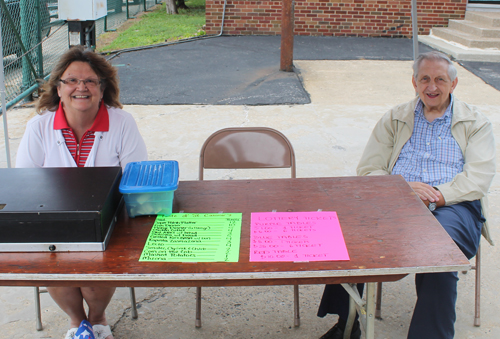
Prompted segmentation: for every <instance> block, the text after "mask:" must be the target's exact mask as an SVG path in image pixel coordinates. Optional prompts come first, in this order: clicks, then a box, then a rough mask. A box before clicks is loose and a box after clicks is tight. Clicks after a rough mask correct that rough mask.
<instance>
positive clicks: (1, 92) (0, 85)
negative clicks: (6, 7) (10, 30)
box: [0, 15, 11, 168]
mask: <svg viewBox="0 0 500 339" xmlns="http://www.w3.org/2000/svg"><path fill="white" fill-rule="evenodd" d="M0 46H3V45H2V16H1V15H0ZM0 66H1V67H2V71H1V73H0V100H1V101H2V102H1V105H2V118H3V135H4V138H5V155H6V157H7V167H8V168H10V167H11V164H10V148H9V129H8V128H7V105H6V103H5V96H6V93H5V73H4V68H3V49H2V48H1V47H0Z"/></svg>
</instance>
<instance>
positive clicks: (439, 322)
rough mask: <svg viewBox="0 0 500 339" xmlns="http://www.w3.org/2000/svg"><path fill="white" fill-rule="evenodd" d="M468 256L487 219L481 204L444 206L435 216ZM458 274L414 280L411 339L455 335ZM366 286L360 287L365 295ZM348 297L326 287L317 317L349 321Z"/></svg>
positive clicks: (441, 338)
mask: <svg viewBox="0 0 500 339" xmlns="http://www.w3.org/2000/svg"><path fill="white" fill-rule="evenodd" d="M433 214H434V216H435V217H436V219H437V220H438V221H439V223H440V224H441V225H442V226H443V228H444V229H445V230H446V231H447V232H448V234H449V235H450V237H451V238H452V239H453V240H454V241H455V243H456V244H457V245H458V247H459V248H460V250H462V252H463V253H464V254H465V256H466V257H467V258H469V259H471V258H472V257H473V256H474V255H475V254H476V252H477V248H478V246H479V240H480V237H481V228H482V225H483V222H484V219H483V218H482V216H481V205H480V203H479V201H478V200H476V201H473V202H463V203H459V204H456V205H451V206H443V207H440V208H438V209H436V210H435V211H434V212H433ZM457 282H458V275H457V272H445V273H422V274H417V275H416V276H415V287H416V290H417V303H416V305H415V310H414V311H413V317H412V320H411V324H410V329H409V331H408V338H409V339H422V338H426V339H452V338H453V336H454V335H455V330H454V324H455V319H456V315H455V304H456V300H457ZM362 286H363V284H358V290H360V292H361V293H362V291H363V287H362ZM348 301H349V295H348V294H347V292H346V291H345V290H344V288H343V287H342V286H341V285H327V286H326V287H325V291H324V293H323V298H322V299H321V304H320V307H319V310H318V316H320V317H324V316H325V315H326V314H328V313H330V314H338V315H339V317H341V318H343V319H344V320H347V315H348V313H349V302H348Z"/></svg>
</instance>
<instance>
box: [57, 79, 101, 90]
mask: <svg viewBox="0 0 500 339" xmlns="http://www.w3.org/2000/svg"><path fill="white" fill-rule="evenodd" d="M59 81H60V82H62V83H63V84H65V85H67V86H72V87H76V86H78V85H80V82H83V84H84V85H85V87H87V88H93V87H97V86H99V84H100V83H101V80H99V79H77V78H68V79H59Z"/></svg>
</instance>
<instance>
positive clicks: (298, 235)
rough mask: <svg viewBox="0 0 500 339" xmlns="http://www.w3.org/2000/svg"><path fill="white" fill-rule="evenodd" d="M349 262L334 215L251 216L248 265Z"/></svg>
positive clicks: (270, 214)
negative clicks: (287, 262) (252, 263)
mask: <svg viewBox="0 0 500 339" xmlns="http://www.w3.org/2000/svg"><path fill="white" fill-rule="evenodd" d="M333 260H349V254H348V253H347V248H346V245H345V241H344V236H343V234H342V230H341V228H340V223H339V219H338V217H337V213H336V212H269V213H252V216H251V224H250V261H333Z"/></svg>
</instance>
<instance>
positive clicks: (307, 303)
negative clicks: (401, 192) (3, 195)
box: [0, 60, 500, 339]
mask: <svg viewBox="0 0 500 339" xmlns="http://www.w3.org/2000/svg"><path fill="white" fill-rule="evenodd" d="M295 66H296V68H297V69H298V70H299V71H300V77H301V79H302V82H303V85H304V88H305V90H306V91H307V92H308V93H309V95H310V98H311V103H309V104H305V105H273V106H248V105H231V106H220V105H164V106H155V105H148V106H142V105H141V106H138V105H133V106H130V105H129V106H126V107H125V109H126V110H127V111H129V112H131V113H132V114H133V115H134V117H135V119H136V121H137V123H138V125H139V128H140V130H141V133H142V135H143V136H144V139H145V141H146V144H147V146H148V152H149V157H150V159H152V160H154V159H175V160H178V161H179V164H180V179H181V180H196V179H197V166H198V155H199V150H200V148H201V145H202V143H203V141H204V140H205V139H206V138H207V137H208V136H209V135H210V134H211V133H212V132H214V131H216V130H218V129H220V128H224V127H229V126H268V127H272V128H276V129H278V130H280V131H281V132H283V133H284V134H285V135H286V136H287V137H288V138H289V139H290V141H291V143H292V144H293V146H294V149H295V153H296V158H297V176H298V177H321V176H344V175H355V167H356V165H357V162H358V159H359V158H360V155H361V152H362V151H363V148H364V146H365V144H366V141H367V139H368V136H369V134H370V132H371V130H372V128H373V126H374V124H375V123H376V121H377V120H378V119H379V118H380V116H381V115H382V114H383V113H384V112H385V111H387V110H388V109H389V108H390V107H392V106H393V105H395V104H398V103H401V102H404V101H407V100H409V99H411V98H412V97H413V95H414V91H413V87H412V85H411V74H412V71H411V61H384V60H377V61H369V60H345V61H332V60H322V61H309V60H307V61H305V60H302V61H300V60H296V61H295ZM457 67H458V70H459V73H458V77H459V83H458V87H457V90H456V95H457V97H459V98H461V99H462V100H464V101H466V102H468V103H470V104H475V105H477V106H479V107H480V109H481V110H482V112H483V113H484V114H485V115H487V116H488V117H489V118H490V120H491V121H492V122H493V125H494V132H495V135H496V139H497V142H498V141H499V140H500V95H499V94H500V93H499V91H498V90H496V89H494V88H493V87H491V86H489V85H487V84H485V83H484V81H482V80H481V79H480V78H478V77H477V76H475V75H474V74H472V73H470V72H468V71H467V70H466V69H464V68H463V67H461V66H459V65H457ZM33 115H34V110H33V109H32V108H24V109H14V110H11V111H9V112H8V124H9V133H10V141H11V148H12V153H13V154H12V157H13V159H15V150H16V149H17V145H18V144H19V141H20V138H21V136H22V134H23V132H24V126H25V124H26V122H27V120H28V119H29V118H30V117H31V116H33ZM0 131H3V126H2V127H1V128H0ZM0 133H2V132H0ZM0 137H1V140H2V141H3V134H1V135H0ZM0 167H6V164H5V155H4V145H3V143H2V144H1V148H0ZM276 172H278V174H277V175H278V176H279V175H283V176H284V175H285V174H283V173H279V170H276V171H274V170H272V171H271V170H270V171H263V172H261V173H254V172H252V173H249V172H246V171H240V170H238V171H233V170H221V171H213V172H210V173H209V175H208V178H209V179H210V178H213V179H215V178H218V179H237V178H245V177H249V176H252V177H257V178H259V177H270V176H271V175H273V174H275V173H276ZM490 204H491V216H490V221H491V225H492V227H491V228H492V234H493V237H494V239H496V240H497V242H500V228H499V227H498V225H499V223H500V214H499V212H498V207H499V206H500V177H497V178H495V180H494V183H493V185H492V187H491V189H490ZM498 257H499V250H498V246H496V247H491V246H489V245H487V244H486V242H485V241H483V274H482V290H481V297H482V304H481V306H482V308H481V311H482V312H481V323H482V325H481V327H479V328H477V327H474V326H473V312H474V293H473V292H474V272H470V273H468V274H465V275H463V274H461V273H460V278H461V279H460V282H459V297H458V303H457V322H456V338H458V339H466V338H467V339H469V338H499V337H500V318H499V317H498V314H499V313H500V303H499V302H500V299H499V296H498V295H499V293H498V292H499V288H498V283H497V282H498V281H500V263H499V260H497V259H498ZM32 290H33V289H32V288H30V287H0V338H63V336H64V333H65V332H66V330H67V328H68V325H67V322H66V317H65V315H64V314H63V312H62V311H60V310H59V309H58V307H57V306H56V305H55V304H54V303H53V301H52V300H51V299H50V297H49V296H48V295H43V296H42V314H43V315H42V319H43V323H44V327H45V329H44V330H43V331H42V332H37V331H36V330H35V316H34V306H33V296H32V294H33V291H32ZM136 290H137V301H138V305H139V319H137V320H133V319H131V316H130V309H129V307H130V302H129V300H128V290H127V289H125V288H119V289H118V290H117V293H116V294H115V296H114V298H113V300H112V302H111V304H110V306H109V308H108V319H109V321H110V323H111V324H112V327H113V332H114V335H115V338H117V339H144V338H287V339H288V338H318V337H319V336H321V335H322V334H323V333H324V332H325V331H326V330H328V329H329V328H330V327H331V326H332V325H333V323H334V322H335V319H334V317H331V316H330V317H326V318H324V319H320V318H317V317H316V315H315V314H316V310H317V307H318V303H319V299H320V297H321V293H322V286H301V294H300V298H301V299H300V300H301V301H300V303H301V317H302V325H301V326H300V327H299V328H294V327H293V298H292V287H291V286H284V287H279V286H278V287H255V288H249V287H237V288H236V287H235V288H204V289H203V303H202V311H203V327H202V328H201V329H196V328H195V327H194V314H195V299H194V298H195V289H194V288H137V289H136ZM414 303H415V293H414V284H413V277H412V276H409V277H406V278H405V279H403V280H401V281H399V282H395V283H387V284H385V285H384V305H383V311H382V312H383V320H381V321H376V328H375V330H376V338H404V337H406V332H407V329H408V325H409V321H410V318H411V314H412V309H413V305H414Z"/></svg>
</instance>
